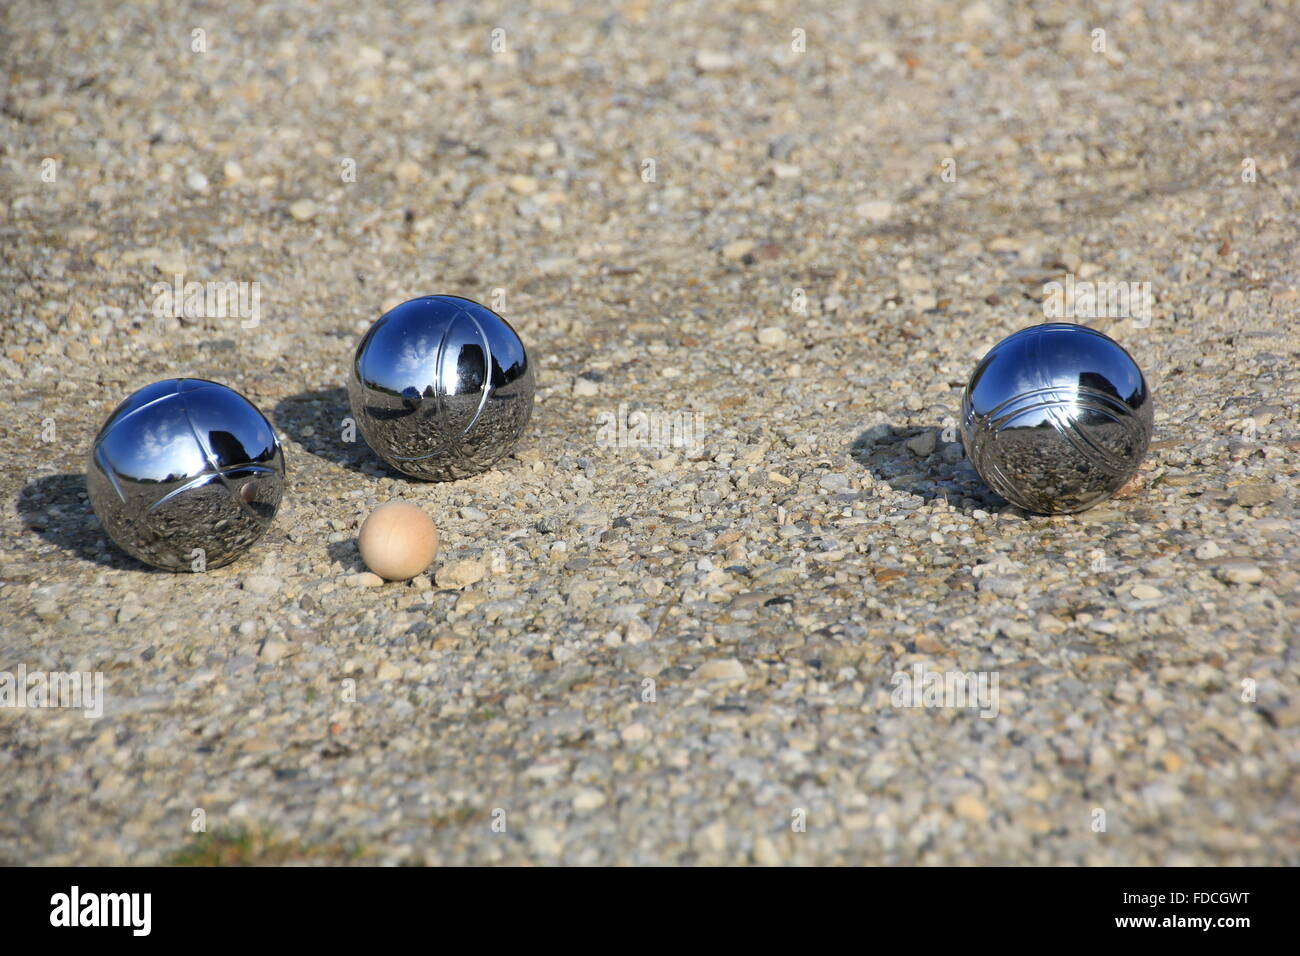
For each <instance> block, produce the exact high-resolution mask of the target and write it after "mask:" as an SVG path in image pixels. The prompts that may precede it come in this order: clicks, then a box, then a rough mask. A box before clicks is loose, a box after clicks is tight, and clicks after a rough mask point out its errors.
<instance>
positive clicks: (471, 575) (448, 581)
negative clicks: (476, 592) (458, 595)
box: [433, 558, 487, 590]
mask: <svg viewBox="0 0 1300 956" xmlns="http://www.w3.org/2000/svg"><path fill="white" fill-rule="evenodd" d="M486 573H487V569H486V568H485V567H484V566H483V562H481V561H476V560H474V559H472V558H466V559H464V560H461V561H452V562H450V563H448V564H444V565H442V566H441V567H439V568H438V569H437V570H436V571H435V572H434V575H433V581H434V583H435V584H436V585H438V587H440V588H454V589H456V590H460V589H461V588H467V587H469V586H470V585H473V584H477V583H478V582H479V581H481V580H483V575H484V574H486Z"/></svg>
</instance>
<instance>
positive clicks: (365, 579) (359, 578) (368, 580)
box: [343, 571, 384, 588]
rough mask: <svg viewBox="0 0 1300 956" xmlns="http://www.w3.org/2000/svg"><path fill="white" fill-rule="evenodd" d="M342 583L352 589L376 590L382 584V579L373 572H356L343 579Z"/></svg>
mask: <svg viewBox="0 0 1300 956" xmlns="http://www.w3.org/2000/svg"><path fill="white" fill-rule="evenodd" d="M343 583H344V584H348V585H351V586H352V587H354V588H377V587H380V586H381V585H382V584H383V583H384V579H383V578H381V577H380V576H379V575H377V574H375V572H373V571H358V572H357V573H356V574H349V575H348V576H347V577H345V578H344V579H343Z"/></svg>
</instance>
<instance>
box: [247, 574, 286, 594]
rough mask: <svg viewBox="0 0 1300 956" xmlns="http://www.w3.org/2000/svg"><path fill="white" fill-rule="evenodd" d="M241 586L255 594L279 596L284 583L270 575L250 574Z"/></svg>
mask: <svg viewBox="0 0 1300 956" xmlns="http://www.w3.org/2000/svg"><path fill="white" fill-rule="evenodd" d="M240 586H241V587H242V588H243V589H244V590H245V591H250V592H252V593H253V594H277V593H279V591H280V589H281V588H282V587H284V582H283V581H281V580H280V579H279V578H277V577H274V576H273V575H270V574H250V575H249V576H248V577H246V578H244V580H243V581H242V582H240Z"/></svg>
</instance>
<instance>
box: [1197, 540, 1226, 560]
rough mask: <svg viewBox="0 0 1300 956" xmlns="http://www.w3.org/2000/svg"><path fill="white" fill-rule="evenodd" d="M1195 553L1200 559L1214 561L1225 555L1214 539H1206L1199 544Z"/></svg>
mask: <svg viewBox="0 0 1300 956" xmlns="http://www.w3.org/2000/svg"><path fill="white" fill-rule="evenodd" d="M1195 554H1196V559H1197V560H1198V561H1213V560H1214V559H1215V558H1218V557H1222V556H1223V549H1222V548H1221V547H1219V545H1218V544H1217V543H1216V542H1214V541H1205V542H1202V543H1201V544H1200V545H1198V546H1197V548H1196V552H1195Z"/></svg>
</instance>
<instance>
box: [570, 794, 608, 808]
mask: <svg viewBox="0 0 1300 956" xmlns="http://www.w3.org/2000/svg"><path fill="white" fill-rule="evenodd" d="M604 805H605V795H604V794H603V793H601V792H600V791H599V790H591V789H588V790H579V791H578V793H577V794H576V795H575V796H574V798H573V809H574V810H576V811H577V812H578V813H590V812H591V811H592V810H599V809H600V808H601V807H603V806H604Z"/></svg>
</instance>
